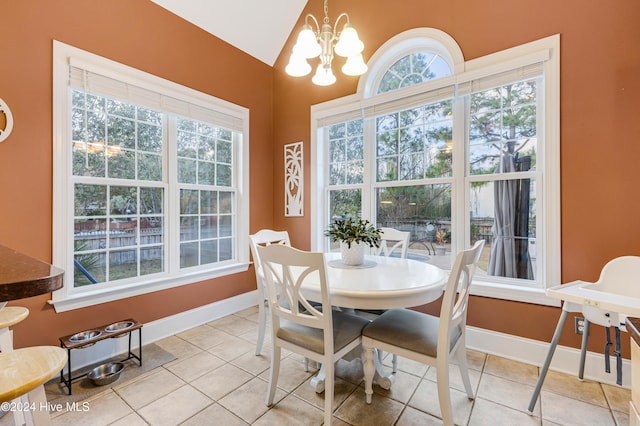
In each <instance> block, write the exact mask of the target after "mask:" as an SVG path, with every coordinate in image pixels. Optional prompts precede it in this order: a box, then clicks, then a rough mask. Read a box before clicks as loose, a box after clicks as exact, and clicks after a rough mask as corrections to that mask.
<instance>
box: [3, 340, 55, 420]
mask: <svg viewBox="0 0 640 426" xmlns="http://www.w3.org/2000/svg"><path fill="white" fill-rule="evenodd" d="M66 363H67V354H66V352H65V350H64V349H62V348H58V347H55V346H34V347H30V348H23V349H16V350H15V351H12V352H3V353H0V403H3V402H7V403H9V404H22V403H23V402H22V401H20V402H18V401H14V402H11V401H12V400H14V399H16V398H19V397H21V396H23V395H26V396H27V404H28V407H29V410H28V411H24V415H25V418H26V422H27V424H28V425H29V424H33V425H38V426H40V425H50V424H51V421H50V418H49V410H48V404H47V397H46V395H45V392H44V383H46V382H47V381H48V380H49V379H51V378H52V377H54V376H55V375H56V374H58V372H59V371H60V370H62V368H63V367H64V365H65V364H66ZM10 408H11V409H13V408H16V407H12V406H10ZM18 408H23V407H18ZM12 411H13V412H14V413H15V410H12Z"/></svg>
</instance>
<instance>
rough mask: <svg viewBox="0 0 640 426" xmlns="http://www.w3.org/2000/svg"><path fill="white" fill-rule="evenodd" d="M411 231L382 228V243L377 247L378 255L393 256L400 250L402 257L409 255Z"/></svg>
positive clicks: (376, 252)
mask: <svg viewBox="0 0 640 426" xmlns="http://www.w3.org/2000/svg"><path fill="white" fill-rule="evenodd" d="M410 237H411V232H408V231H399V230H397V229H394V228H380V245H379V246H378V247H377V248H376V249H375V254H376V255H377V256H392V255H393V253H394V252H396V251H399V255H400V257H401V258H403V259H404V258H406V257H407V250H408V249H409V238H410Z"/></svg>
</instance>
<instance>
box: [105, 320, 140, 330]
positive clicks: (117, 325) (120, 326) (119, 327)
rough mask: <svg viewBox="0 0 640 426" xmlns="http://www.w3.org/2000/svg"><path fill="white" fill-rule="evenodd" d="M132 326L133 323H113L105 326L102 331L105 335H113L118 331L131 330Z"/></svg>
mask: <svg viewBox="0 0 640 426" xmlns="http://www.w3.org/2000/svg"><path fill="white" fill-rule="evenodd" d="M133 324H135V323H134V322H133V321H120V322H114V323H113V324H110V325H108V326H106V327H105V328H104V331H106V332H107V333H115V332H118V331H122V330H126V329H127V328H131V327H133Z"/></svg>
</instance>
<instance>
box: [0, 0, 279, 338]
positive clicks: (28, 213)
mask: <svg viewBox="0 0 640 426" xmlns="http://www.w3.org/2000/svg"><path fill="white" fill-rule="evenodd" d="M0 16H2V24H1V25H0V45H1V47H0V52H2V53H1V54H0V98H2V99H3V100H4V101H6V102H7V104H8V105H9V107H10V108H11V110H12V112H13V117H14V120H15V124H14V130H13V133H12V134H11V136H10V137H9V138H8V139H7V140H5V141H4V142H3V143H1V144H0V244H2V245H5V246H8V247H10V248H13V249H15V250H18V251H20V252H22V253H25V254H28V255H31V256H33V257H35V258H38V259H41V260H43V261H47V262H50V261H51V246H52V244H51V234H52V221H51V218H52V109H51V108H52V107H51V102H52V86H51V81H52V69H51V61H52V40H54V39H55V40H59V41H62V42H64V43H67V44H70V45H73V46H76V47H79V48H81V49H84V50H87V51H90V52H92V53H95V54H98V55H101V56H104V57H106V58H109V59H112V60H115V61H118V62H121V63H124V64H126V65H129V66H132V67H135V68H138V69H141V70H143V71H146V72H149V73H151V74H155V75H157V76H160V77H163V78H165V79H168V80H171V81H174V82H177V83H179V84H182V85H185V86H188V87H191V88H194V89H197V90H200V91H202V92H205V93H208V94H211V95H213V96H216V97H218V98H222V99H225V100H227V101H230V102H233V103H236V104H239V105H242V106H245V107H247V108H249V109H250V119H251V125H250V137H251V139H250V143H251V148H250V161H251V166H252V169H251V183H250V191H251V197H252V204H251V231H252V232H253V231H255V230H257V229H259V228H262V227H267V226H271V224H272V221H273V217H272V211H273V196H272V192H273V179H272V168H273V166H272V161H271V159H272V157H273V147H272V123H273V118H272V112H271V104H272V97H273V82H272V78H273V70H272V68H271V67H269V66H267V65H265V64H264V63H262V62H260V61H258V60H257V59H254V58H252V57H250V56H248V55H246V54H244V53H242V52H240V51H239V50H237V49H235V48H233V47H231V46H230V45H228V44H226V43H224V42H222V41H221V40H219V39H217V38H215V37H213V36H211V35H210V34H208V33H206V32H204V31H202V30H200V29H198V28H196V27H194V26H192V25H191V24H189V23H187V22H186V21H184V20H182V19H180V18H178V17H176V16H175V15H173V14H171V13H169V12H168V11H166V10H165V9H162V8H161V7H159V6H157V5H155V4H154V3H152V2H150V1H147V0H91V1H86V0H60V1H55V2H51V1H45V0H22V1H6V2H3V3H2V5H1V6H0ZM1 267H2V266H1V265H0V268H1ZM252 289H255V275H254V274H253V270H249V271H248V272H246V273H242V274H236V275H233V276H230V277H226V278H220V279H216V280H211V281H207V282H201V283H196V284H191V285H187V286H182V287H178V288H175V289H171V290H167V291H161V292H156V293H151V294H148V295H143V296H139V297H134V298H130V299H126V300H122V301H117V302H112V303H106V304H103V305H100V306H95V307H88V308H84V309H79V310H74V311H70V312H65V313H60V314H56V313H55V311H54V310H53V308H52V307H51V306H49V305H47V303H46V302H47V300H48V299H49V298H50V295H43V296H39V297H33V298H28V299H23V300H20V301H15V302H11V303H10V304H13V305H21V306H26V307H28V308H29V309H30V310H31V314H30V316H29V317H28V318H27V319H26V320H25V321H23V322H22V323H20V324H17V325H16V326H15V327H14V328H15V344H16V346H17V347H22V346H31V345H41V344H57V343H58V342H57V337H59V336H63V335H65V334H69V333H72V332H75V331H78V330H79V329H83V327H92V326H99V325H101V324H108V323H109V322H111V321H115V320H120V319H123V318H127V317H130V316H132V317H134V318H136V319H138V320H139V321H141V322H143V323H147V322H149V321H153V320H155V319H159V318H162V317H166V316H169V315H172V314H175V313H178V312H182V311H185V310H188V309H192V308H196V307H198V306H201V305H205V304H208V303H212V302H214V301H217V300H220V299H224V298H227V297H230V296H234V295H237V294H241V293H244V292H247V291H250V290H252Z"/></svg>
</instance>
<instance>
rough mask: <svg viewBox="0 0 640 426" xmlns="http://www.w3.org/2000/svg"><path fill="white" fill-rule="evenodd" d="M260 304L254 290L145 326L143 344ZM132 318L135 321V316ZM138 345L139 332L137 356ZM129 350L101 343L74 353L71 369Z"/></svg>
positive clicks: (122, 342)
mask: <svg viewBox="0 0 640 426" xmlns="http://www.w3.org/2000/svg"><path fill="white" fill-rule="evenodd" d="M257 300H258V291H257V290H254V291H250V292H248V293H243V294H240V295H238V296H234V297H230V298H228V299H224V300H220V301H218V302H214V303H211V304H209V305H205V306H200V307H198V308H195V309H191V310H189V311H184V312H180V313H179V314H175V315H171V316H169V317H165V318H160V319H158V320H155V321H151V322H149V323H146V324H143V327H142V344H143V345H146V344H148V343H153V342H156V341H158V340H161V339H164V338H165V337H169V336H173V335H174V334H178V333H181V332H183V331H185V330H188V329H190V328H193V327H197V326H199V325H202V324H206V323H208V322H211V321H214V320H216V319H219V318H222V317H225V316H227V315H231V314H234V313H236V312H239V311H242V310H243V309H246V308H249V307H251V306H254V305H256V303H257ZM132 316H133V317H134V318H135V315H132ZM138 342H139V338H138V332H137V331H133V332H132V336H131V347H132V351H133V352H134V353H135V354H136V355H137V354H138V352H137V350H138V349H137V348H138ZM128 349H129V339H128V338H116V339H105V340H101V341H99V342H97V343H96V344H95V345H93V346H90V347H88V348H83V349H74V350H72V351H71V352H70V357H71V358H72V364H71V368H72V369H73V370H74V371H75V370H78V369H80V368H82V367H86V366H87V365H91V364H94V363H96V362H99V361H102V360H106V359H109V358H112V357H114V356H116V355H120V354H126V353H127V351H128ZM134 349H135V350H134ZM142 362H143V363H144V352H143V353H142ZM66 368H67V367H65V373H66Z"/></svg>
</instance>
